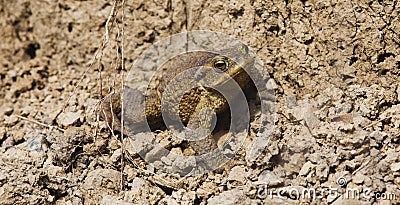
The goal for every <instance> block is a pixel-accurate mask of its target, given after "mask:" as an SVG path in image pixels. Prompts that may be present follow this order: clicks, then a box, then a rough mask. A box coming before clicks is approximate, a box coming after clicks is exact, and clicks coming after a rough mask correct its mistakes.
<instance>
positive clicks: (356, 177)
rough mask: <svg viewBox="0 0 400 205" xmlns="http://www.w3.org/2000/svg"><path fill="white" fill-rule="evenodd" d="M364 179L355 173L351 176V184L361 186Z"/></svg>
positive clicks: (361, 175)
mask: <svg viewBox="0 0 400 205" xmlns="http://www.w3.org/2000/svg"><path fill="white" fill-rule="evenodd" d="M364 178H365V176H364V175H363V174H359V173H356V174H355V175H354V176H353V182H354V183H355V184H362V183H363V182H364Z"/></svg>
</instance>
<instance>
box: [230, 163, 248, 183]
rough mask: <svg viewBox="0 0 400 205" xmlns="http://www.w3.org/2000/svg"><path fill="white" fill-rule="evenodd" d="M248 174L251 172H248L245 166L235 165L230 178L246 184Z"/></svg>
mask: <svg viewBox="0 0 400 205" xmlns="http://www.w3.org/2000/svg"><path fill="white" fill-rule="evenodd" d="M248 175H249V173H248V172H246V169H245V167H244V166H236V167H233V168H232V170H231V171H230V172H229V176H228V180H230V181H237V182H240V183H242V184H244V183H245V181H246V178H247V177H248Z"/></svg>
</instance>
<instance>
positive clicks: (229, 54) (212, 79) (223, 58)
mask: <svg viewBox="0 0 400 205" xmlns="http://www.w3.org/2000/svg"><path fill="white" fill-rule="evenodd" d="M252 64H254V59H253V58H252V57H251V56H250V55H249V48H248V47H247V46H246V45H244V44H239V45H237V46H234V47H232V48H229V49H226V50H222V51H221V52H218V54H217V55H216V56H214V57H213V58H212V59H210V60H209V61H208V62H207V63H206V64H205V65H204V66H203V67H202V69H200V70H199V72H198V73H196V78H197V81H198V82H199V83H200V84H203V85H208V86H210V87H214V86H224V85H225V84H226V83H227V82H228V81H230V80H232V79H233V80H235V81H236V83H238V84H239V86H240V87H242V88H243V86H244V85H245V84H246V83H247V82H248V79H249V77H248V74H247V72H246V71H245V69H244V68H246V67H248V66H252Z"/></svg>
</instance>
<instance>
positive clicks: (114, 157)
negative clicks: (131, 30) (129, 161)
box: [110, 149, 122, 163]
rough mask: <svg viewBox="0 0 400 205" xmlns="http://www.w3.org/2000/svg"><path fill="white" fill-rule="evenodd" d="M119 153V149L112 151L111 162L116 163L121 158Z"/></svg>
mask: <svg viewBox="0 0 400 205" xmlns="http://www.w3.org/2000/svg"><path fill="white" fill-rule="evenodd" d="M121 155H122V151H121V149H117V150H115V151H114V153H113V154H112V155H111V157H110V160H111V162H113V163H117V162H118V161H119V160H120V159H121Z"/></svg>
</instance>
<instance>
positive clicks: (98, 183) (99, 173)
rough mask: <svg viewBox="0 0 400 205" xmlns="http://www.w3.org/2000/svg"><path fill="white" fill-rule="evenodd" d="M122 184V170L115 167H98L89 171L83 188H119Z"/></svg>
mask: <svg viewBox="0 0 400 205" xmlns="http://www.w3.org/2000/svg"><path fill="white" fill-rule="evenodd" d="M119 186H120V172H119V171H117V170H113V169H96V170H93V171H91V172H89V173H88V175H87V177H86V179H85V182H84V183H83V186H82V187H83V188H84V189H86V190H93V189H97V188H99V187H104V188H108V189H115V190H117V189H118V188H119Z"/></svg>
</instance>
